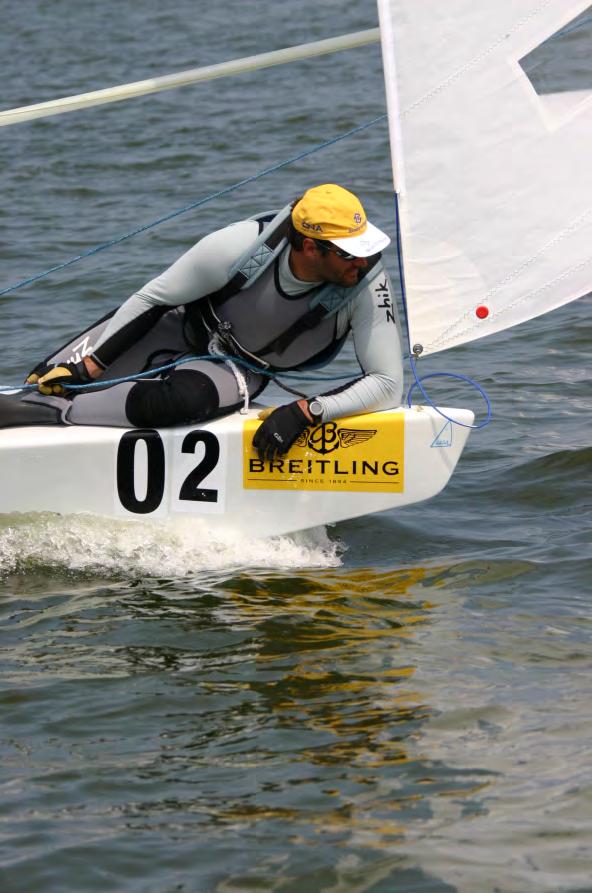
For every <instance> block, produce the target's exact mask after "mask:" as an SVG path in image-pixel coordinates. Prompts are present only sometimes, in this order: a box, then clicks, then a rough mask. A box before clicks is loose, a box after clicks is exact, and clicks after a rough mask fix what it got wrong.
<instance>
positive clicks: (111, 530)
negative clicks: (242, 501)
mask: <svg viewBox="0 0 592 893" xmlns="http://www.w3.org/2000/svg"><path fill="white" fill-rule="evenodd" d="M342 551H343V546H342V544H341V543H339V542H336V541H333V540H331V539H330V538H329V536H328V534H327V531H326V529H325V528H324V527H318V528H314V529H312V530H309V531H304V532H302V533H299V534H292V535H290V536H279V537H274V538H272V539H257V538H254V537H245V536H240V535H238V534H237V533H235V532H233V533H230V532H228V533H226V532H225V531H224V530H217V531H215V532H214V531H212V530H210V529H209V528H208V525H207V523H206V522H204V521H203V520H201V519H174V520H172V521H166V522H164V521H160V522H159V521H148V522H142V523H141V524H139V523H138V522H135V521H132V522H129V521H115V520H113V519H106V518H97V517H92V516H89V515H66V516H61V515H54V514H49V513H44V514H29V515H12V516H4V517H3V518H2V519H1V521H0V575H4V574H7V573H26V572H29V571H38V570H39V569H41V568H45V569H53V570H68V571H75V572H82V573H89V574H95V573H100V574H101V576H107V577H117V578H121V577H124V578H125V577H129V576H137V575H142V576H149V577H161V578H162V577H186V576H189V575H194V574H196V573H200V572H203V571H213V570H214V571H220V570H230V569H237V568H245V567H248V568H269V569H289V568H296V567H297V568H325V567H337V566H339V565H340V564H341V558H340V553H341V552H342Z"/></svg>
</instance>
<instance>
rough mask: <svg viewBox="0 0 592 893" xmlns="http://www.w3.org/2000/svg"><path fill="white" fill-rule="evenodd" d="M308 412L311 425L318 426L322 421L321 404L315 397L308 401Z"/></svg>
mask: <svg viewBox="0 0 592 893" xmlns="http://www.w3.org/2000/svg"><path fill="white" fill-rule="evenodd" d="M308 411H309V413H310V414H311V416H312V423H313V425H320V424H321V422H322V421H323V404H322V403H321V401H320V400H317V398H316V397H313V398H312V399H311V400H309V401H308Z"/></svg>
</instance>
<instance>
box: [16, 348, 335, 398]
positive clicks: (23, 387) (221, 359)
mask: <svg viewBox="0 0 592 893" xmlns="http://www.w3.org/2000/svg"><path fill="white" fill-rule="evenodd" d="M196 360H209V361H210V362H214V363H228V362H231V363H238V364H239V365H241V366H244V367H245V369H248V370H249V371H250V372H256V373H257V374H258V375H265V376H267V377H268V378H270V379H272V380H273V381H276V382H277V384H279V385H280V387H281V386H282V385H281V382H280V381H278V380H277V378H276V375H277V370H276V371H274V372H272V371H270V370H269V369H261V367H260V366H257V365H255V363H249V362H248V360H243V358H242V357H235V356H230V355H227V354H217V355H215V356H213V355H212V354H205V355H204V356H189V357H182V358H181V359H180V360H174V361H173V362H172V363H165V365H164V366H157V367H156V368H154V369H148V370H147V371H146V372H134V373H133V374H131V375H123V376H121V378H110V379H107V380H101V381H92V382H89V383H88V384H61V383H60V386H61V387H63V388H64V389H65V390H72V391H83V390H87V389H89V388H107V387H111V385H115V384H122V383H123V382H125V381H138V380H140V379H142V378H151V377H152V378H153V377H154V376H156V375H159V374H160V373H161V372H167V371H168V370H169V369H174V368H175V367H176V366H182V365H183V364H184V363H193V362H195V361H196ZM57 365H59V363H58V364H57ZM281 375H282V378H293V379H296V380H299V381H311V380H312V381H320V382H323V381H337V380H342V379H344V378H350V377H351V373H344V374H343V375H311V374H310V373H306V372H289V371H285V372H284V371H282V373H281ZM36 388H37V385H36V384H18V385H3V386H2V387H0V394H1V393H4V392H7V391H28V390H32V389H36ZM288 390H289V389H288ZM296 393H298V392H296ZM299 396H304V395H303V394H299Z"/></svg>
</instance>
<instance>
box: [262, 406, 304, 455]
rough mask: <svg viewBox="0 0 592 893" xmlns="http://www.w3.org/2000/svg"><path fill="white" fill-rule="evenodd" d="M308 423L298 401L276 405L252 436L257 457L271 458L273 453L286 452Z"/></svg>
mask: <svg viewBox="0 0 592 893" xmlns="http://www.w3.org/2000/svg"><path fill="white" fill-rule="evenodd" d="M309 424H310V419H308V418H307V417H306V415H305V414H304V411H303V410H302V409H301V407H300V401H299V402H298V403H288V404H287V405H286V406H278V408H277V409H274V410H273V411H272V412H271V413H269V414H268V415H267V417H266V419H265V421H264V422H263V424H262V425H260V426H259V428H257V431H256V432H255V436H254V437H253V446H254V447H255V449H256V450H257V453H258V454H259V458H260V459H261V460H263V459H273V457H274V456H275V455H280V456H283V455H284V453H287V452H288V450H289V449H290V447H291V446H292V444H293V443H294V441H295V440H297V438H298V437H299V436H300V435H301V434H302V432H303V431H304V429H305V428H307V427H308V425H309Z"/></svg>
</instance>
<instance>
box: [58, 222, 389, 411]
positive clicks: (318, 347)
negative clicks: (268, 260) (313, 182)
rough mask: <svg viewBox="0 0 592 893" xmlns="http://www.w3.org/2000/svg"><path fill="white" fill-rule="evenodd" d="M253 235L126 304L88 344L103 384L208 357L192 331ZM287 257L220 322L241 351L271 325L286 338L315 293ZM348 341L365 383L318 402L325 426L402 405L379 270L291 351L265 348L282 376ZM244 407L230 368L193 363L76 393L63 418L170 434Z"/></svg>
mask: <svg viewBox="0 0 592 893" xmlns="http://www.w3.org/2000/svg"><path fill="white" fill-rule="evenodd" d="M258 233H259V223H258V222H257V221H256V220H245V221H241V222H239V223H235V224H232V225H231V226H228V227H225V228H224V229H222V230H217V231H216V232H214V233H211V234H210V235H208V236H206V237H204V238H203V239H202V240H201V241H199V242H198V243H197V244H196V245H194V246H193V247H192V248H190V249H189V251H187V252H186V253H185V254H183V255H182V256H181V257H180V258H179V259H178V260H177V261H176V262H175V263H174V264H172V266H170V267H169V268H168V269H167V270H165V271H164V272H163V273H162V274H161V275H160V276H158V277H157V278H156V279H153V280H152V281H150V282H148V283H147V285H145V286H144V287H143V288H142V289H140V290H139V291H138V292H136V293H135V294H133V295H132V296H131V297H130V298H129V299H128V300H127V301H126V302H125V303H124V304H122V305H121V307H120V308H119V309H118V310H117V311H116V312H115V313H114V314H113V315H112V316H111V317H110V318H109V319H108V320H107V321H106V322H105V323H104V324H103V325H102V326H101V327H100V328H99V330H98V331H97V332H95V333H94V334H93V337H92V340H91V343H93V342H94V343H93V352H92V356H93V358H94V359H95V360H96V361H97V362H98V363H99V364H100V365H102V366H104V367H105V373H104V374H103V375H102V376H101V378H104V379H112V378H114V377H117V375H123V374H126V372H127V373H129V372H131V371H137V370H139V369H141V368H155V367H157V366H159V365H161V364H162V363H163V362H166V361H167V360H169V361H170V360H172V359H176V358H179V357H182V356H183V355H196V354H199V355H200V356H201V355H205V354H207V352H208V341H209V338H210V335H211V333H208V331H207V328H206V327H205V326H203V327H201V326H199V325H198V326H197V327H196V326H195V320H196V319H197V320H199V319H200V316H201V313H200V309H201V308H202V307H204V308H205V307H206V304H207V303H208V300H207V299H208V296H211V295H212V294H214V293H216V292H218V291H219V290H220V289H221V288H223V286H224V285H225V284H226V282H227V281H228V271H229V270H230V269H231V267H232V265H233V263H234V262H235V261H236V260H237V259H238V258H239V257H240V256H241V255H243V254H244V253H245V252H246V251H247V250H248V249H249V246H250V245H252V244H253V243H254V241H255V240H256V238H257V236H258ZM289 251H290V249H289V247H287V248H286V249H284V251H283V252H282V253H281V254H280V256H279V257H278V259H277V260H276V262H275V264H274V266H273V269H271V268H270V270H269V271H268V273H267V274H264V276H263V277H262V278H261V280H260V281H259V282H257V283H255V284H254V285H253V286H251V287H250V289H248V290H247V291H246V292H245V293H241V295H240V297H237V298H236V299H233V300H230V301H228V302H227V304H225V305H224V306H223V307H222V309H221V313H220V315H221V316H222V317H223V318H224V319H225V320H230V322H231V324H232V329H233V332H236V333H237V336H238V338H239V340H240V341H241V343H242V344H243V345H244V344H245V343H246V344H247V347H248V346H249V345H255V346H257V339H259V347H260V346H261V342H262V341H263V342H266V343H267V340H268V339H267V335H268V334H269V335H270V337H271V336H272V335H273V333H274V331H275V330H276V329H274V325H275V324H276V323H277V326H279V329H280V330H281V329H282V328H283V329H284V330H285V329H286V326H289V323H290V319H291V315H293V314H294V312H295V308H296V306H297V305H298V303H299V302H300V303H302V302H308V300H309V295H310V294H311V291H314V289H315V288H316V287H317V286H320V285H321V283H318V284H317V283H310V282H302V281H301V280H299V279H297V278H295V276H294V275H293V274H292V272H291V269H290V265H289V262H288V256H289ZM249 291H250V292H251V294H249ZM196 310H197V313H196V312H195V311H196ZM186 311H187V312H186ZM188 320H189V321H190V323H191V324H190V325H188ZM272 323H273V324H272ZM277 326H276V328H277ZM196 328H197V331H196ZM349 332H351V333H352V336H353V342H354V348H355V351H356V355H357V358H358V361H359V363H360V366H361V369H362V373H363V374H362V375H361V376H360V377H359V378H357V379H356V380H354V381H352V382H349V383H348V384H347V385H346V386H344V387H342V388H340V389H338V390H336V391H332V392H329V393H326V394H324V395H321V396H320V397H319V399H320V401H321V403H322V405H323V419H324V420H325V421H328V420H330V419H333V418H337V417H340V416H344V415H350V414H355V413H363V412H370V411H372V410H379V409H388V408H392V407H395V406H398V405H399V404H400V401H401V394H402V378H403V375H402V351H401V340H400V335H399V327H398V321H397V316H396V302H395V300H394V299H393V296H392V293H391V286H390V282H389V279H388V276H387V274H386V272H385V271H384V270H383V269H382V268H381V270H380V274H379V275H378V276H375V277H374V278H373V279H372V281H371V282H369V283H368V286H367V287H365V288H363V289H362V290H361V291H360V292H359V293H358V294H357V296H356V298H355V299H354V300H352V301H350V302H349V303H347V304H346V305H345V306H342V307H341V309H340V310H339V311H338V312H337V313H336V314H335V315H334V316H332V317H329V318H326V319H323V320H321V321H320V322H319V324H318V326H316V327H315V328H314V330H310V331H308V332H304V333H300V334H299V335H298V336H297V337H295V339H294V342H293V343H290V344H288V345H283V346H282V349H281V350H280V351H278V350H275V353H274V350H273V349H271V350H269V351H268V354H267V355H266V356H265V357H264V359H265V360H266V361H268V362H270V365H271V366H272V367H273V368H279V369H290V368H306V365H307V363H311V362H314V364H315V365H321V364H322V363H323V362H328V361H329V360H330V359H331V358H332V356H334V355H335V353H336V351H338V350H339V349H340V347H341V345H342V344H343V342H344V340H345V338H346V337H347V335H348V333H349ZM272 340H273V339H272ZM268 347H269V345H268ZM249 349H250V348H249ZM237 356H240V353H238V352H237ZM239 368H240V369H241V371H242V373H243V376H244V382H243V383H244V384H245V385H246V388H247V389H248V392H249V395H250V396H254V395H256V394H258V393H260V392H261V391H262V390H263V388H264V387H265V384H266V383H267V378H266V377H264V376H263V375H261V374H259V373H258V372H255V371H249V370H245V369H244V368H242V367H240V366H239ZM242 399H243V398H242V396H241V393H240V388H239V381H238V380H237V377H236V375H235V373H234V371H233V370H232V368H231V367H230V365H229V364H226V363H221V362H218V361H213V360H208V359H205V360H193V361H191V362H188V363H184V364H183V365H180V366H178V367H177V368H176V369H175V370H174V371H173V372H170V373H167V374H165V375H156V376H155V377H154V378H152V379H149V380H144V381H142V382H124V383H120V384H116V385H112V386H110V387H109V388H106V389H104V390H98V391H94V390H89V391H82V392H80V393H79V394H77V395H76V396H75V397H74V398H73V399H71V400H69V401H68V403H69V405H68V409H67V411H66V412H65V413H64V418H65V420H66V421H67V422H68V423H70V424H75V425H77V424H78V425H81V424H104V425H115V426H129V425H130V424H131V425H136V426H166V425H174V424H181V423H189V422H195V421H204V420H206V419H207V418H212V417H215V416H217V415H221V414H224V413H227V412H230V411H232V410H233V409H235V408H237V407H238V406H240V405H241V403H242Z"/></svg>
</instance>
